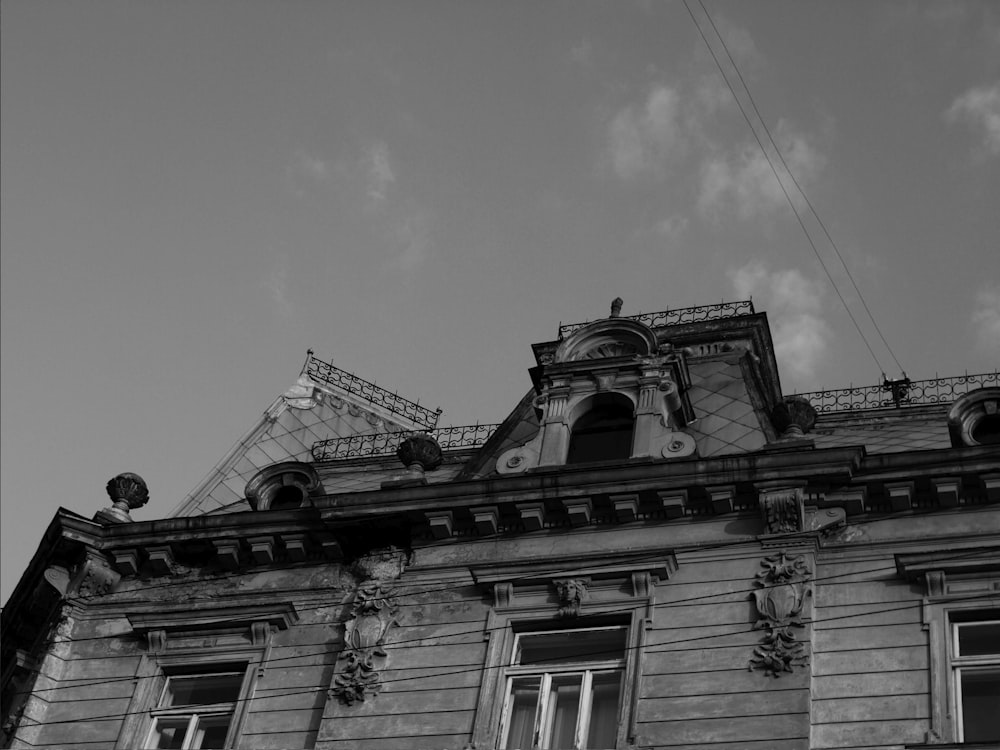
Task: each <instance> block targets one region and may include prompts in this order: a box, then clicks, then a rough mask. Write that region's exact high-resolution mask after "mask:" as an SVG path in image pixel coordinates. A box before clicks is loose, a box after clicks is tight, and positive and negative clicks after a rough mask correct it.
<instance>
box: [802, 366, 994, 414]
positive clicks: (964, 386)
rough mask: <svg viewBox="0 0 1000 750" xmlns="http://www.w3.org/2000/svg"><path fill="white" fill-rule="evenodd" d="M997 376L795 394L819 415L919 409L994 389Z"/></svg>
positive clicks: (988, 374) (888, 382)
mask: <svg viewBox="0 0 1000 750" xmlns="http://www.w3.org/2000/svg"><path fill="white" fill-rule="evenodd" d="M998 383H1000V373H998V372H986V373H982V374H979V375H968V374H966V375H957V376H955V377H950V378H931V379H930V380H909V379H907V378H903V379H901V380H886V381H885V382H884V383H882V384H881V385H871V386H867V387H862V388H839V389H837V390H832V391H811V392H810V393H796V394H794V395H795V396H799V397H801V398H806V399H808V400H809V402H810V403H811V404H812V406H813V408H814V409H815V410H816V411H818V412H821V413H822V412H834V411H855V410H861V409H884V408H886V407H892V406H894V407H897V408H898V407H903V406H920V405H923V404H940V403H947V402H950V401H954V400H955V399H956V398H958V397H959V396H964V395H965V394H966V393H968V392H969V391H974V390H976V389H977V388H986V387H989V386H996V385H997V384H998Z"/></svg>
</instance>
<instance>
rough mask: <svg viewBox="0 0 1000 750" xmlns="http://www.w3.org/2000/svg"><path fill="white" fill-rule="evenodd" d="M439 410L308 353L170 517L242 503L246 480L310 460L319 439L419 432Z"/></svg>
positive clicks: (433, 422) (241, 505)
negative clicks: (282, 389)
mask: <svg viewBox="0 0 1000 750" xmlns="http://www.w3.org/2000/svg"><path fill="white" fill-rule="evenodd" d="M439 415H440V410H437V411H432V410H430V409H427V408H426V407H423V406H420V404H419V403H416V402H413V401H410V400H408V399H405V398H403V397H401V396H399V395H397V394H395V393H391V392H389V391H387V390H385V389H383V388H379V387H378V386H376V385H375V384H374V383H370V382H368V381H366V380H362V379H361V378H358V377H356V376H355V375H352V374H351V373H348V372H345V371H343V370H340V369H338V368H336V367H334V366H333V365H332V364H330V363H328V362H325V361H323V360H321V359H319V358H318V357H316V356H315V355H314V354H313V352H312V351H309V353H308V355H307V357H306V361H305V364H304V365H303V366H302V371H301V373H300V375H299V378H298V380H296V382H295V384H294V385H292V387H291V388H289V389H288V390H287V391H285V393H283V394H282V395H281V396H279V397H278V398H277V399H275V400H274V402H273V403H272V404H271V405H270V406H269V407H268V408H267V409H266V410H265V411H264V413H263V414H262V415H261V416H260V418H259V419H257V421H256V422H254V424H253V425H252V426H251V427H250V429H249V430H247V432H246V433H245V434H244V435H243V436H242V437H241V438H240V439H239V440H237V441H236V443H235V444H234V445H233V446H232V448H230V449H229V451H228V452H227V453H226V455H225V456H223V457H222V459H221V460H220V461H219V462H218V463H217V464H216V465H215V467H214V468H213V469H212V470H211V471H210V472H209V473H208V475H207V476H206V477H205V478H204V479H202V481H201V482H200V483H199V484H198V485H197V486H196V487H195V488H194V489H193V490H192V491H191V493H190V494H189V495H188V496H187V497H186V498H185V499H184V500H183V501H182V502H181V503H180V505H178V506H177V507H176V508H175V509H174V511H173V512H172V513H171V514H170V515H171V516H172V517H177V516H197V515H202V514H205V513H217V512H220V511H221V512H232V511H235V510H245V509H247V508H249V505H248V504H247V503H246V500H245V498H244V489H245V487H246V484H247V482H249V481H250V479H251V478H252V477H253V476H254V475H255V474H257V472H259V471H260V470H261V469H263V468H265V467H266V466H270V465H271V464H275V463H279V462H282V461H311V460H312V453H311V451H312V448H313V446H314V445H315V444H317V443H320V442H322V441H324V440H330V439H343V438H351V437H356V436H360V435H374V434H380V433H399V432H405V431H409V430H424V429H429V428H433V427H434V426H435V425H436V424H437V419H438V416H439Z"/></svg>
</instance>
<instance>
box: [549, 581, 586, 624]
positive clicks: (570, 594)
mask: <svg viewBox="0 0 1000 750" xmlns="http://www.w3.org/2000/svg"><path fill="white" fill-rule="evenodd" d="M552 583H553V584H554V585H555V587H556V593H558V594H559V616H560V617H578V616H579V614H580V604H581V603H583V602H585V601H586V600H587V598H588V597H589V596H590V593H589V592H588V591H587V581H586V580H585V579H583V578H563V579H560V580H556V581H553V582H552Z"/></svg>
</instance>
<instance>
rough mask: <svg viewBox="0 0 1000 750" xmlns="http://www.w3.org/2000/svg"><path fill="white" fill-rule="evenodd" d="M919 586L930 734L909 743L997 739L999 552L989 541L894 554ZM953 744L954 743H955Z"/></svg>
mask: <svg viewBox="0 0 1000 750" xmlns="http://www.w3.org/2000/svg"><path fill="white" fill-rule="evenodd" d="M896 569H897V570H898V571H899V573H900V574H901V575H902V576H903V577H904V578H907V579H909V580H911V581H914V582H920V583H922V584H923V588H924V594H925V595H924V599H923V603H924V622H925V623H926V624H927V631H928V646H929V649H928V655H929V657H930V658H929V665H928V666H929V671H930V675H929V676H930V693H931V701H930V731H929V732H928V733H927V741H926V744H920V745H907V747H913V748H917V747H920V748H925V747H926V748H930V747H942V748H944V747H948V748H958V747H963V746H970V747H977V748H978V747H983V748H985V747H987V746H990V747H992V746H994V745H996V744H997V740H1000V555H998V549H997V547H996V546H995V544H994V545H983V546H968V547H953V548H950V549H947V550H933V549H932V550H928V551H925V552H913V553H907V554H897V555H896ZM955 743H957V744H955Z"/></svg>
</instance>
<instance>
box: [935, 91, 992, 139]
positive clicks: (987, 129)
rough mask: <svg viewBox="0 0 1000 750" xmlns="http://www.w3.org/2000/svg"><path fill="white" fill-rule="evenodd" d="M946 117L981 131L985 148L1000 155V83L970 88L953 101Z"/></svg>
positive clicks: (951, 121)
mask: <svg viewBox="0 0 1000 750" xmlns="http://www.w3.org/2000/svg"><path fill="white" fill-rule="evenodd" d="M944 117H945V119H946V120H947V121H948V122H950V123H956V122H964V123H966V124H967V125H970V126H971V127H972V128H973V129H975V130H978V131H981V136H982V143H981V146H982V148H983V150H984V151H985V152H986V153H987V154H989V155H992V156H1000V83H995V84H993V85H992V86H978V87H976V88H971V89H969V90H968V91H966V92H965V93H964V94H962V95H961V96H959V97H958V98H957V99H955V101H954V102H952V104H951V107H949V108H948V109H947V111H946V112H945V113H944Z"/></svg>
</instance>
